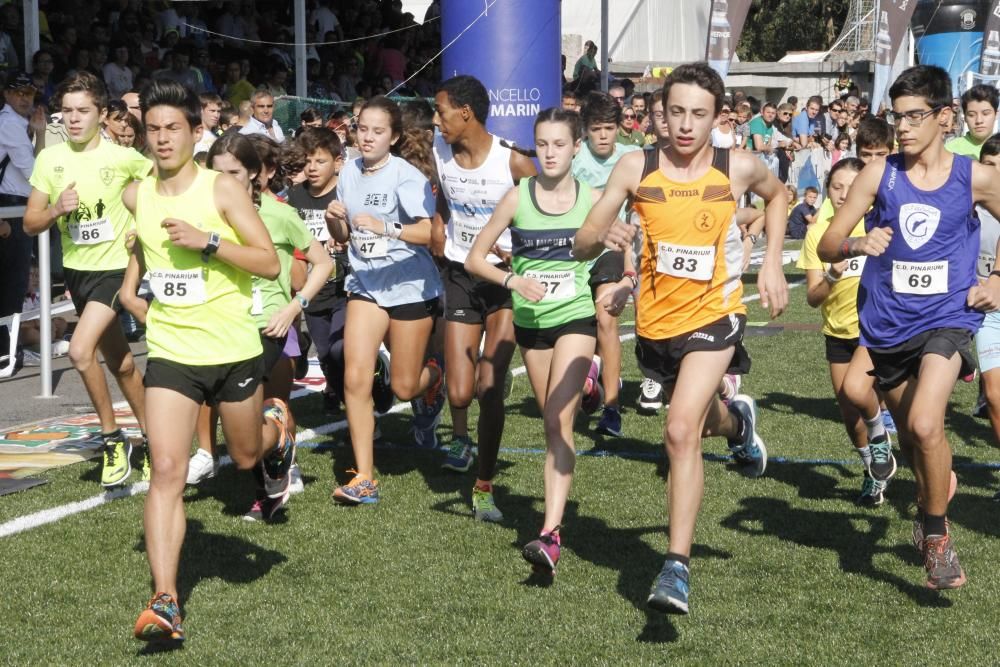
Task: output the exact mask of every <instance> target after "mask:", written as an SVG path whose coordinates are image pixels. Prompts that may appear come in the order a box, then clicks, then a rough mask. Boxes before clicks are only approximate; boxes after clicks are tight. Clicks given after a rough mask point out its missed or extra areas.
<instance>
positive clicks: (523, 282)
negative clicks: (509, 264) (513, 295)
mask: <svg viewBox="0 0 1000 667" xmlns="http://www.w3.org/2000/svg"><path fill="white" fill-rule="evenodd" d="M507 287H509V288H510V289H512V290H514V291H515V292H517V293H518V294H520V295H521V296H523V297H524V298H525V299H527V300H528V301H534V302H538V301H541V300H542V297H544V296H545V288H544V287H542V284H541V283H540V282H538V281H537V280H535V279H534V278H527V277H525V276H518V275H515V276H514V277H513V278H511V279H510V280H509V281H507Z"/></svg>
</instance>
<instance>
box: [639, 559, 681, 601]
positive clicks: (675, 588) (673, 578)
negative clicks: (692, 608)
mask: <svg viewBox="0 0 1000 667" xmlns="http://www.w3.org/2000/svg"><path fill="white" fill-rule="evenodd" d="M690 578H691V572H690V571H689V570H688V567H687V565H685V564H684V563H682V562H680V561H677V560H673V559H669V560H667V561H666V562H664V563H663V569H661V570H660V573H659V574H658V575H656V580H655V581H653V586H652V587H651V588H650V589H649V597H648V598H646V606H648V607H649V608H650V609H655V610H656V611H659V612H663V613H665V614H686V613H688V596H689V595H690V593H691V587H690V584H689V581H690Z"/></svg>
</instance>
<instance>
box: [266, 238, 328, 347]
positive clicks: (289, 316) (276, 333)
mask: <svg viewBox="0 0 1000 667" xmlns="http://www.w3.org/2000/svg"><path fill="white" fill-rule="evenodd" d="M306 259H307V260H308V261H309V263H310V264H312V265H313V270H312V271H310V272H309V276H308V277H307V278H306V284H305V285H303V286H302V289H300V290H299V294H301V295H302V296H303V297H305V298H306V299H307V300H310V301H311V300H312V299H313V298H314V297H315V296H316V295H317V294H319V291H320V290H321V289H323V285H325V284H326V280H327V278H329V277H330V274H331V273H332V272H333V260H332V259H330V255H329V253H327V252H326V249H325V248H324V247H323V244H322V243H320V242H319V241H317V240H316V239H313V240H312V242H311V243H310V244H309V248H308V249H307V250H306ZM297 261H298V260H296V259H295V258H292V263H293V264H294V263H295V262H297ZM301 312H302V303H301V302H300V301H299V300H298V299H292V300H291V301H289V302H288V305H286V306H285V307H284V308H280V309H278V310H277V311H275V313H274V314H273V315H271V319H270V320H268V322H267V326H266V327H264V335H265V336H273V337H275V338H282V337H284V335H285V334H287V333H288V328H289V327H291V326H292V322H294V321H295V318H296V317H298V316H299V314H300V313H301Z"/></svg>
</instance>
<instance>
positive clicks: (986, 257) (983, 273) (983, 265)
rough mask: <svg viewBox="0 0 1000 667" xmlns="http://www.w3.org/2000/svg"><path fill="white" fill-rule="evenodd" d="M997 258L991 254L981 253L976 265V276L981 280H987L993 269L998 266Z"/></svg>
mask: <svg viewBox="0 0 1000 667" xmlns="http://www.w3.org/2000/svg"><path fill="white" fill-rule="evenodd" d="M996 263H997V258H996V257H994V256H993V255H992V254H991V253H988V252H981V253H979V261H978V262H977V263H976V275H978V276H979V277H980V278H986V277H987V276H989V275H990V272H991V271H992V270H993V267H994V266H996Z"/></svg>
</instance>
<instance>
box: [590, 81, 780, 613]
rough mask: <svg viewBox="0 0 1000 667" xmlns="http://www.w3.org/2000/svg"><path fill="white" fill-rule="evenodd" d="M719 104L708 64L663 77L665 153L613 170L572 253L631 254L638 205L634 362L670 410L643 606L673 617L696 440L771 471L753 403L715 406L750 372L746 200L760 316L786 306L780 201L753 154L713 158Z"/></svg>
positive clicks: (690, 511) (693, 505)
mask: <svg viewBox="0 0 1000 667" xmlns="http://www.w3.org/2000/svg"><path fill="white" fill-rule="evenodd" d="M724 95H725V89H724V87H723V83H722V80H721V79H720V78H719V75H718V74H716V73H715V71H714V70H712V69H711V68H709V67H708V66H707V65H705V64H704V63H696V64H689V65H682V66H680V67H678V68H677V69H675V70H674V71H673V72H672V73H671V75H670V76H669V77H668V78H667V81H666V83H665V85H664V88H663V101H664V107H665V111H666V121H667V125H668V126H669V130H670V138H671V139H670V144H669V145H667V146H665V147H664V148H663V149H662V150H656V151H642V152H636V153H630V154H628V155H626V156H624V157H623V158H622V159H621V160H620V161H619V162H618V165H617V166H616V167H615V170H614V171H613V172H612V174H611V177H610V179H609V180H608V184H607V187H606V188H605V190H604V196H603V197H602V198H601V199H600V201H599V202H598V203H597V204H595V205H594V208H593V209H591V212H590V214H589V215H588V216H587V221H586V223H584V226H583V227H582V228H581V229H580V231H579V232H578V233H577V235H576V244H575V250H574V254H575V255H576V257H577V259H588V258H590V257H594V256H596V255H597V254H598V253H599V252H600V251H601V249H602V248H605V247H608V248H612V249H614V250H622V249H624V248H627V247H628V246H629V244H630V243H631V241H632V238H633V236H634V235H635V232H636V230H635V227H634V226H631V225H627V224H625V223H622V222H620V221H618V220H617V215H616V214H617V212H618V210H619V208H620V207H621V205H622V203H623V202H624V201H625V199H626V198H627V197H632V198H633V199H634V206H635V208H636V210H637V211H638V213H639V216H640V219H641V224H642V228H643V234H644V238H643V245H642V255H641V258H640V261H639V282H640V287H639V302H638V304H637V306H638V307H637V311H638V316H637V319H636V355H637V357H638V360H639V366H640V368H641V369H642V370H643V372H644V373H645V374H647V376H651V377H653V379H655V380H657V381H659V382H661V383H662V384H663V389H664V398H665V399H669V402H670V411H669V412H668V414H667V423H666V428H665V429H664V444H665V445H666V449H667V457H668V459H669V461H670V478H669V484H668V501H669V502H668V504H669V523H670V549H669V551H668V553H667V559H666V562H665V563H664V565H663V569H662V570H661V572H660V574H659V575H658V576H657V578H656V580H655V582H654V584H653V587H652V589H651V591H650V594H649V598H648V600H647V604H648V605H649V606H650V607H651V608H653V609H656V610H658V611H664V612H673V613H687V611H688V595H689V586H688V579H689V572H688V565H689V563H688V559H689V556H690V553H691V544H692V542H693V539H694V526H695V520H696V519H697V516H698V509H699V507H700V505H701V498H702V495H703V493H704V470H703V462H702V454H701V439H702V437H703V436H710V435H712V436H723V437H725V438H726V439H727V440H728V442H729V448H730V450H731V451H732V452H733V455H734V457H735V459H736V462H737V463H738V464H739V466H740V468H741V469H742V470H743V472H744V473H746V474H748V475H750V476H752V477H758V476H760V475H761V474H763V472H764V469H765V467H766V465H767V452H766V450H765V449H764V443H763V442H762V441H761V440H760V438H759V436H758V435H757V433H756V429H755V421H756V409H755V407H754V402H753V399H751V398H750V397H749V396H744V395H737V396H735V397H734V398H733V399H732V400H731V401H730V402H729V405H728V406H727V405H726V404H724V403H723V402H722V400H721V399H720V398H719V395H718V392H719V388H720V384H721V382H722V377H723V375H724V374H725V373H727V372H729V373H733V372H735V373H745V372H746V371H747V370H749V367H750V359H749V357H748V356H747V354H746V351H745V350H744V349H743V345H742V338H743V329H744V327H745V326H746V306H745V305H743V303H742V301H741V298H740V297H741V296H742V293H743V286H742V282H741V281H740V273H741V270H742V263H743V245H742V240H741V238H740V232H739V229H738V227H737V226H736V224H735V221H734V215H733V214H734V213H735V212H736V202H737V201H738V200H739V199H740V197H742V196H743V194H744V193H746V192H754V193H756V194H757V195H759V196H761V197H762V198H763V199H764V200H765V201H766V202H767V206H766V208H765V229H766V231H767V251H766V254H765V257H764V264H763V266H762V267H761V271H760V273H759V274H758V278H757V286H758V289H759V290H760V299H761V305H763V306H764V308H767V309H768V310H769V312H770V315H771V317H777V316H778V315H780V314H781V312H782V311H783V310H784V309H785V306H786V305H787V303H788V285H787V283H786V282H785V276H784V274H783V273H782V270H781V250H782V241H783V239H784V235H785V222H786V220H785V216H786V211H787V205H788V200H787V197H788V195H787V194H786V193H785V189H784V187H783V186H782V185H781V183H780V182H779V181H778V180H777V179H776V178H775V177H774V176H773V175H771V173H770V171H769V170H768V169H767V167H766V166H765V165H764V164H763V163H762V162H760V161H759V160H757V159H756V158H754V157H753V155H751V154H749V153H741V152H729V151H724V150H716V149H714V148H713V147H712V145H711V143H710V141H709V139H710V137H711V131H712V127H713V126H714V125H715V124H716V123H717V116H718V114H719V111H720V110H721V108H722V100H723V97H724ZM665 402H666V401H665Z"/></svg>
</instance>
